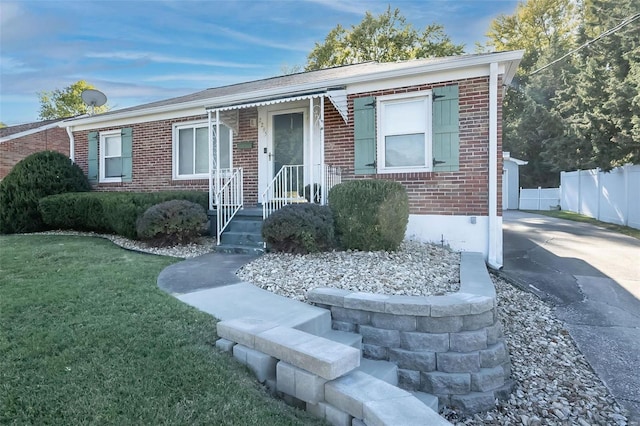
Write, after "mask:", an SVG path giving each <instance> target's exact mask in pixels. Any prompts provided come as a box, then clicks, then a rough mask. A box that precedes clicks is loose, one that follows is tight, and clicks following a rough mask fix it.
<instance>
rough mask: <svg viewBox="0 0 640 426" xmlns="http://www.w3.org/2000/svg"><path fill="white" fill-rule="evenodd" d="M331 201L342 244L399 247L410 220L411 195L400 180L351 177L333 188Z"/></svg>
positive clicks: (360, 247) (364, 247)
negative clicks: (408, 194) (409, 195)
mask: <svg viewBox="0 0 640 426" xmlns="http://www.w3.org/2000/svg"><path fill="white" fill-rule="evenodd" d="M329 205H330V206H331V211H332V212H333V217H334V223H335V227H336V235H337V238H338V241H339V243H340V245H341V247H342V248H344V249H352V250H364V251H377V250H387V251H392V250H396V249H397V248H398V247H399V246H400V243H401V242H402V240H403V239H404V234H405V232H406V230H407V223H408V222H409V197H408V196H407V192H406V190H405V189H404V187H403V186H402V185H401V184H400V183H399V182H393V181H389V180H377V179H367V180H351V181H347V182H343V183H341V184H338V185H336V186H334V187H333V188H331V191H330V192H329Z"/></svg>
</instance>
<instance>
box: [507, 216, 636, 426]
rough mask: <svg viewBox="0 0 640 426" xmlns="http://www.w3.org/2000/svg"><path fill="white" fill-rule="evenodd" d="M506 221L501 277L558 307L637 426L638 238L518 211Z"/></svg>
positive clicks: (587, 356)
mask: <svg viewBox="0 0 640 426" xmlns="http://www.w3.org/2000/svg"><path fill="white" fill-rule="evenodd" d="M503 219H504V220H503V222H504V225H503V229H504V268H503V271H502V273H503V274H504V275H505V276H507V277H508V278H509V279H511V280H512V281H514V282H516V283H517V284H518V285H519V286H520V287H522V288H523V289H525V290H528V291H531V292H532V293H535V294H536V295H538V296H539V297H540V298H542V299H543V300H545V301H547V302H549V303H551V304H552V305H553V306H554V310H555V314H556V316H557V317H558V318H559V319H561V320H563V321H565V323H566V327H567V330H568V331H569V333H571V336H572V337H573V339H574V340H575V342H576V344H577V345H578V347H579V349H580V350H581V351H582V353H583V354H584V356H585V357H586V358H587V360H588V361H589V363H590V364H591V366H592V368H593V369H594V370H595V372H596V373H597V374H598V376H599V377H600V379H601V380H602V381H603V382H604V383H605V385H606V386H607V387H608V388H609V390H610V391H611V393H612V395H613V396H614V397H615V398H616V400H617V401H618V402H619V403H620V404H621V405H623V406H625V407H626V408H627V409H628V410H629V411H630V412H631V418H630V420H632V424H640V240H638V239H635V238H632V237H628V236H625V235H622V234H618V233H615V232H611V231H608V230H606V229H603V228H600V227H597V226H594V225H590V224H586V223H579V222H572V221H567V220H562V219H555V218H551V217H547V216H541V215H535V214H530V213H524V212H519V211H507V212H505V214H504V217H503ZM633 422H637V423H633Z"/></svg>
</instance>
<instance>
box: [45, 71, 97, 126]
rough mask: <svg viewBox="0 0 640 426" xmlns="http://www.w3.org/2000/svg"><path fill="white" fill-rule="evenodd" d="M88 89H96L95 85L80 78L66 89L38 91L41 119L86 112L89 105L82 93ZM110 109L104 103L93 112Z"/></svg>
mask: <svg viewBox="0 0 640 426" xmlns="http://www.w3.org/2000/svg"><path fill="white" fill-rule="evenodd" d="M87 89H95V86H93V85H92V84H89V83H87V82H86V81H84V80H79V81H76V82H75V83H73V84H71V85H70V86H67V87H65V88H64V89H55V90H54V91H52V92H40V93H38V97H39V98H40V119H41V120H51V119H54V118H67V117H73V116H76V115H82V114H86V113H87V112H88V110H89V107H88V106H87V105H86V104H85V103H84V102H83V101H82V98H81V96H80V95H81V94H82V92H83V91H85V90H87ZM108 110H109V107H108V106H107V105H103V106H100V107H95V108H94V111H93V112H94V113H101V112H105V111H108Z"/></svg>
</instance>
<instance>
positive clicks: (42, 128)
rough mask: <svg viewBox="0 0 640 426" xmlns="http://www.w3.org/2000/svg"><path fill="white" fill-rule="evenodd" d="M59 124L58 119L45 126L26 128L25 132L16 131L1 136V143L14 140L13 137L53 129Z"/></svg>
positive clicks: (16, 137) (21, 136)
mask: <svg viewBox="0 0 640 426" xmlns="http://www.w3.org/2000/svg"><path fill="white" fill-rule="evenodd" d="M59 124H60V122H59V121H56V122H55V123H51V124H47V125H45V126H40V127H36V128H35V129H29V130H25V131H24V132H20V133H14V134H12V135H9V136H5V137H3V138H0V143H3V142H8V141H10V140H13V139H18V138H23V137H25V136H29V135H33V134H34V133H38V132H42V131H45V130H49V129H53V128H54V127H58V125H59Z"/></svg>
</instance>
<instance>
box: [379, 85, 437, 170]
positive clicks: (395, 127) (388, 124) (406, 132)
mask: <svg viewBox="0 0 640 426" xmlns="http://www.w3.org/2000/svg"><path fill="white" fill-rule="evenodd" d="M377 110H378V150H377V151H378V152H377V165H378V173H396V172H414V171H429V170H431V161H432V159H431V92H420V95H419V96H416V94H415V93H411V94H401V95H389V96H381V97H379V98H378V99H377Z"/></svg>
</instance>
